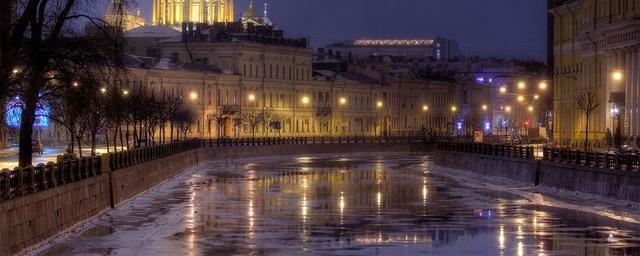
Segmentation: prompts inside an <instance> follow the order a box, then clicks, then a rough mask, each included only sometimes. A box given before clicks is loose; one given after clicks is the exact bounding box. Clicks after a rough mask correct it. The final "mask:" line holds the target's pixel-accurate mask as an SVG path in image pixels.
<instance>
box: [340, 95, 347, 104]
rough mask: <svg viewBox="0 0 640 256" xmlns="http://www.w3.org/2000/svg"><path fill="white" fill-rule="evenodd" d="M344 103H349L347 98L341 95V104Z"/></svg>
mask: <svg viewBox="0 0 640 256" xmlns="http://www.w3.org/2000/svg"><path fill="white" fill-rule="evenodd" d="M344 104H347V98H345V97H340V105H344Z"/></svg>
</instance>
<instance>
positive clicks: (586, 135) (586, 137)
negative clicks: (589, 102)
mask: <svg viewBox="0 0 640 256" xmlns="http://www.w3.org/2000/svg"><path fill="white" fill-rule="evenodd" d="M586 121H587V124H586V125H585V134H584V151H589V115H587V120H586Z"/></svg>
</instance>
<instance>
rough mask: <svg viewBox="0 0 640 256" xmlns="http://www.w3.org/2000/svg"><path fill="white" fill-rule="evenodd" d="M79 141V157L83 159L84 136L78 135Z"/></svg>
mask: <svg viewBox="0 0 640 256" xmlns="http://www.w3.org/2000/svg"><path fill="white" fill-rule="evenodd" d="M77 141H78V156H79V157H80V158H82V134H78V137H77Z"/></svg>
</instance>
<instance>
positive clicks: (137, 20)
mask: <svg viewBox="0 0 640 256" xmlns="http://www.w3.org/2000/svg"><path fill="white" fill-rule="evenodd" d="M121 5H122V0H113V1H112V3H111V4H109V6H107V10H106V11H105V13H104V20H105V22H107V23H109V24H113V25H115V26H120V25H122V29H123V30H124V31H127V30H131V29H134V28H137V27H141V26H144V25H145V24H146V20H145V18H144V17H142V15H141V13H140V9H138V10H136V12H135V13H132V12H131V11H129V10H124V13H122V14H120V13H118V12H117V11H116V10H118V8H120V7H121Z"/></svg>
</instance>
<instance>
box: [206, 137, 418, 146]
mask: <svg viewBox="0 0 640 256" xmlns="http://www.w3.org/2000/svg"><path fill="white" fill-rule="evenodd" d="M423 142H425V139H424V138H423V137H420V136H391V137H370V136H351V137H273V138H235V139H229V138H226V139H203V140H202V146H203V147H230V146H260V145H296V144H355V143H375V144H381V143H423Z"/></svg>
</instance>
